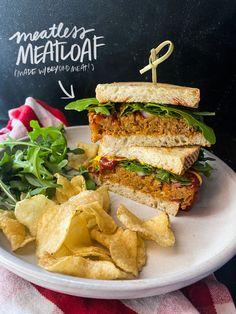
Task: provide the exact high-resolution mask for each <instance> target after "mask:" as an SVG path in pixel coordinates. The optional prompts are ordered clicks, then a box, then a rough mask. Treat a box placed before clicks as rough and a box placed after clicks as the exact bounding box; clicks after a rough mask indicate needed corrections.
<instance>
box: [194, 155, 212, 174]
mask: <svg viewBox="0 0 236 314" xmlns="http://www.w3.org/2000/svg"><path fill="white" fill-rule="evenodd" d="M208 160H215V159H214V158H211V157H205V154H204V151H203V150H202V149H201V150H200V153H199V156H198V160H197V161H196V162H195V163H194V164H193V165H192V167H191V168H192V169H193V170H195V171H197V172H199V173H202V174H203V175H204V176H205V177H209V176H210V175H211V173H212V170H213V168H212V166H211V165H209V164H208V162H207V161H208Z"/></svg>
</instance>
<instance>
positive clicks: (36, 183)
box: [0, 121, 95, 209]
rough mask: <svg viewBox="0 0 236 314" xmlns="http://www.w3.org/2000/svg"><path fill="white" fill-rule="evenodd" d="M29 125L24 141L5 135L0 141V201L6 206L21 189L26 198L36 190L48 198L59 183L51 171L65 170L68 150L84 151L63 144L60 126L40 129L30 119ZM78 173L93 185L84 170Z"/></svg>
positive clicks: (64, 171)
mask: <svg viewBox="0 0 236 314" xmlns="http://www.w3.org/2000/svg"><path fill="white" fill-rule="evenodd" d="M30 126H31V127H32V131H31V132H29V133H28V135H29V139H28V141H19V140H15V139H12V138H10V137H9V138H8V139H7V140H6V141H4V142H2V143H1V144H0V147H2V148H5V149H6V151H5V152H4V153H3V155H2V157H1V159H0V204H1V206H4V207H5V208H8V209H12V208H14V205H15V203H16V202H17V201H19V200H20V194H21V193H22V192H23V193H25V194H26V196H27V197H28V196H32V195H36V194H39V193H43V194H45V195H47V196H50V197H51V196H52V195H53V193H54V192H55V189H56V188H57V187H58V186H59V185H58V184H57V183H56V178H55V177H54V174H55V173H61V174H62V175H64V174H65V173H67V171H68V169H67V167H68V153H72V154H83V153H84V150H83V149H81V148H76V149H72V150H71V149H69V148H68V147H67V140H66V137H65V132H64V128H63V126H59V127H54V126H49V127H46V128H43V127H40V125H39V123H38V122H37V121H31V122H30ZM80 174H82V175H83V176H84V177H85V180H86V184H87V185H88V187H89V188H94V185H95V183H93V181H92V180H91V178H90V177H89V174H88V171H87V170H83V171H80ZM91 181H92V182H91ZM2 204H5V205H2Z"/></svg>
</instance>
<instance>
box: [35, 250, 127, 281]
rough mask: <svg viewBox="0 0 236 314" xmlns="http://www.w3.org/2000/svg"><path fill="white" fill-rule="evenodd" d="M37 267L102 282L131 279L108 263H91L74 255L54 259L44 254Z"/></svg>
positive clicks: (91, 261)
mask: <svg viewBox="0 0 236 314" xmlns="http://www.w3.org/2000/svg"><path fill="white" fill-rule="evenodd" d="M39 265H40V266H41V267H43V268H44V269H46V270H49V271H52V272H58V273H63V274H66V275H72V276H77V277H82V278H90V279H103V280H110V279H129V278H132V277H131V275H130V274H127V273H125V272H123V271H122V270H120V269H119V268H117V267H116V266H115V265H114V264H113V263H112V262H110V261H93V260H90V259H87V258H84V257H81V256H74V255H72V256H65V257H58V258H55V257H52V256H50V255H49V254H45V255H44V256H43V257H42V258H41V259H40V260H39Z"/></svg>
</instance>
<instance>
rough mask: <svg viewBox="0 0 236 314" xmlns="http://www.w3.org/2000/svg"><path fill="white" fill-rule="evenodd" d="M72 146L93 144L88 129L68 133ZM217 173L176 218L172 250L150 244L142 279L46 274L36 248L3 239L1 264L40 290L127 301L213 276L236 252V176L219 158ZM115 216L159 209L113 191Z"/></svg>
mask: <svg viewBox="0 0 236 314" xmlns="http://www.w3.org/2000/svg"><path fill="white" fill-rule="evenodd" d="M67 137H68V140H69V144H70V145H71V146H75V144H76V142H77V141H79V140H80V141H85V142H90V132H89V129H88V127H87V126H81V127H72V128H68V129H67ZM207 155H209V156H211V157H212V156H213V157H214V158H215V161H214V162H212V164H213V167H214V169H215V170H214V172H213V175H212V176H211V177H210V179H206V180H204V183H203V186H202V187H201V191H200V199H199V201H198V202H197V203H196V204H195V205H194V207H193V208H192V210H191V211H190V212H187V213H181V214H180V216H178V217H171V222H172V226H173V229H174V232H175V235H176V239H177V241H176V245H175V246H174V247H173V248H160V247H158V246H157V245H155V244H154V243H152V242H148V245H147V254H148V260H147V264H146V266H145V267H144V268H143V270H142V272H141V274H140V276H139V278H138V279H135V280H117V281H106V280H91V279H82V278H76V277H71V276H66V275H61V274H56V273H50V272H47V271H45V270H43V269H41V268H40V267H38V266H37V261H36V258H35V256H34V247H33V245H31V246H30V245H29V246H28V247H27V248H24V249H21V250H19V251H18V253H17V254H15V253H12V252H11V250H10V247H9V244H8V242H7V240H6V239H5V238H4V236H3V235H2V234H1V235H0V245H1V247H0V263H1V264H2V265H3V266H5V267H6V268H8V269H9V270H11V271H12V272H14V273H16V274H17V275H19V276H21V277H23V278H25V279H27V280H29V281H31V282H33V283H35V284H38V285H40V286H43V287H46V288H49V289H52V290H55V291H60V292H64V293H68V294H72V295H76V296H83V297H93V298H104V299H128V298H139V297H146V296H152V295H158V294H162V293H166V292H169V291H173V290H176V289H179V288H182V287H184V286H186V285H189V284H191V283H193V282H195V281H197V280H199V279H201V278H203V277H205V276H207V275H208V274H210V273H212V272H213V271H215V270H216V269H218V268H219V267H221V266H222V265H223V264H224V263H226V262H227V261H228V260H229V259H230V258H232V257H233V256H234V254H235V253H236V232H235V230H236V175H235V173H234V172H233V170H231V169H230V168H229V167H228V166H227V165H226V164H225V163H224V162H222V161H221V160H220V159H219V158H217V157H215V156H214V155H212V154H210V153H207ZM111 203H112V214H113V215H115V210H116V208H117V206H118V204H119V203H124V204H125V205H127V207H128V208H129V209H130V210H132V211H133V212H134V213H136V214H137V215H138V216H140V217H142V218H148V217H151V216H153V215H154V214H155V213H156V210H155V209H153V208H150V207H147V206H144V205H140V204H137V203H135V202H133V201H131V200H128V199H126V198H123V197H121V196H118V195H116V194H113V193H111Z"/></svg>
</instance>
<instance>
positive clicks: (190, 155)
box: [89, 139, 201, 215]
mask: <svg viewBox="0 0 236 314" xmlns="http://www.w3.org/2000/svg"><path fill="white" fill-rule="evenodd" d="M109 144H110V143H108V142H106V140H104V139H103V140H102V142H101V144H100V148H99V152H98V156H97V157H96V158H94V159H93V161H92V162H91V165H90V167H89V171H90V173H92V175H93V177H94V178H95V179H96V181H97V182H98V183H99V184H101V185H106V186H108V187H109V189H110V190H111V191H113V192H115V193H118V194H120V195H122V196H125V197H128V198H130V199H133V200H134V201H137V202H139V203H143V204H146V205H148V206H152V207H157V208H158V209H160V210H163V211H165V212H167V213H168V214H171V215H176V214H177V213H178V211H179V210H180V209H182V210H188V209H190V207H191V206H192V204H193V202H194V200H195V199H196V195H197V192H198V189H199V187H200V185H201V176H200V175H199V173H198V172H197V171H196V170H195V168H194V165H196V164H197V163H198V158H199V152H200V147H199V146H192V147H173V148H163V147H127V148H123V147H120V148H119V149H118V148H115V147H114V145H113V146H110V145H109Z"/></svg>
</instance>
